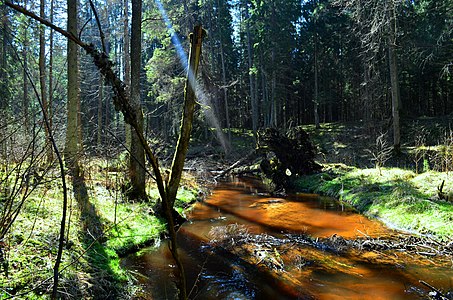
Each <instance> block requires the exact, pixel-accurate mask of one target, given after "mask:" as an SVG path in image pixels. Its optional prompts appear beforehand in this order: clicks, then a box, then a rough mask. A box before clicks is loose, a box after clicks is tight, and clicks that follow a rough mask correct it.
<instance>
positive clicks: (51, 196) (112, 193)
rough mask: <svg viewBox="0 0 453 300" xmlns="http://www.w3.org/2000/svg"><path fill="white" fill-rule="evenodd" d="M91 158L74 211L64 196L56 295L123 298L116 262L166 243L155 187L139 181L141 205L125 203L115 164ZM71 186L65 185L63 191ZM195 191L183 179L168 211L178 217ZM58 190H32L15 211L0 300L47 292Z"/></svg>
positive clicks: (127, 284)
mask: <svg viewBox="0 0 453 300" xmlns="http://www.w3.org/2000/svg"><path fill="white" fill-rule="evenodd" d="M124 163H125V162H124V161H123V162H121V161H120V162H119V163H118V164H111V163H110V164H108V163H107V161H106V160H102V159H95V160H90V161H85V162H84V166H85V168H84V174H85V178H86V181H85V183H86V188H87V194H88V198H87V202H86V203H84V204H83V205H84V206H85V208H84V209H82V208H81V205H82V204H81V203H78V202H77V200H76V198H75V197H74V195H72V194H71V196H70V202H69V206H68V221H67V231H66V232H65V251H64V252H63V258H62V266H61V271H60V272H61V287H60V289H61V293H63V294H66V295H68V296H67V298H70V299H87V298H91V297H92V296H93V295H96V294H101V295H106V298H109V299H119V298H120V299H125V298H129V297H130V295H131V294H132V293H133V292H134V284H133V279H132V277H131V276H130V274H129V273H127V272H126V271H125V270H124V269H123V268H122V267H121V266H120V258H121V257H123V256H125V255H127V254H128V253H131V252H134V251H137V250H138V249H140V248H142V247H144V246H146V245H154V244H157V243H159V241H160V240H161V239H164V238H166V234H165V232H166V225H165V220H164V219H163V218H160V217H158V216H156V214H155V213H154V211H153V209H152V207H153V206H155V204H156V201H157V200H158V197H157V195H158V192H157V188H156V186H155V185H154V184H153V183H152V182H148V183H147V193H148V195H150V196H149V199H148V201H145V202H143V201H130V200H128V198H127V196H126V194H125V193H124V191H123V189H124V183H125V182H124V176H125V175H124V174H123V173H124V171H121V168H119V167H120V165H121V164H124ZM69 188H70V189H71V188H72V187H71V186H70V187H69ZM197 195H198V186H197V183H196V182H195V180H194V178H193V177H192V176H190V175H189V174H187V175H185V176H184V179H183V184H182V187H181V189H180V191H179V193H178V197H177V201H176V208H177V209H178V210H180V211H182V209H183V208H185V207H187V205H189V203H192V202H194V201H195V200H196V197H197ZM61 198H62V188H61V186H60V183H59V180H58V178H55V179H51V180H49V181H47V182H46V183H45V185H42V186H39V187H37V188H36V189H35V190H34V192H33V194H32V195H31V196H30V197H29V199H27V201H26V202H25V203H24V204H23V207H22V208H21V213H20V215H19V216H18V217H17V219H16V220H15V222H14V223H13V225H12V227H11V229H10V230H9V232H8V235H7V236H6V237H5V239H4V240H3V241H2V252H1V254H2V256H1V258H2V264H1V267H2V269H1V270H2V273H1V276H0V280H1V281H0V282H1V286H2V288H1V290H0V299H8V298H10V297H19V298H20V297H24V298H27V299H47V298H48V294H49V293H50V290H51V288H52V276H53V274H52V265H53V263H54V261H55V257H56V253H57V248H58V234H59V223H60V220H61Z"/></svg>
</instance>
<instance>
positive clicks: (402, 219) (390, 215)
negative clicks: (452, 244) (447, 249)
mask: <svg viewBox="0 0 453 300" xmlns="http://www.w3.org/2000/svg"><path fill="white" fill-rule="evenodd" d="M325 167H326V168H325V170H326V171H325V173H320V174H315V175H310V176H304V177H301V178H298V179H297V180H296V183H295V184H296V186H297V188H298V189H299V190H308V191H311V192H316V193H321V194H325V195H329V196H332V197H336V198H338V199H340V200H341V201H344V202H347V203H348V204H351V205H353V206H354V207H356V208H357V209H358V210H359V211H361V212H363V213H365V214H369V215H373V216H376V217H379V218H381V219H382V220H383V221H384V222H386V223H388V224H389V225H391V226H394V227H397V228H400V229H404V230H411V231H416V232H420V233H427V234H433V235H436V236H438V237H439V238H444V237H449V236H450V237H451V236H452V235H453V222H452V220H453V205H452V204H451V203H446V202H443V201H439V200H438V199H437V200H436V197H435V196H436V194H437V188H438V186H439V185H440V184H441V182H442V181H443V180H445V182H446V184H445V186H444V190H445V191H448V190H452V188H453V186H452V184H451V183H450V182H451V180H446V179H447V178H448V175H447V174H446V173H440V172H434V171H430V172H426V173H423V174H419V175H417V174H415V173H414V172H412V171H408V170H403V169H399V168H383V169H382V175H379V172H378V171H377V170H376V169H359V168H344V167H341V166H338V165H326V166H325ZM447 182H448V184H447Z"/></svg>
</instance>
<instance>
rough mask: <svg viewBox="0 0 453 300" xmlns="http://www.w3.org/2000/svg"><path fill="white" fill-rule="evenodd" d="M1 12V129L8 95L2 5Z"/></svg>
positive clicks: (5, 15)
mask: <svg viewBox="0 0 453 300" xmlns="http://www.w3.org/2000/svg"><path fill="white" fill-rule="evenodd" d="M0 11H1V26H2V45H1V52H2V53H1V56H0V95H1V97H0V110H1V111H2V113H3V115H2V116H1V118H0V119H1V121H0V125H1V126H2V127H3V122H4V121H5V117H6V112H5V109H6V108H7V107H8V104H9V103H8V102H9V101H8V99H9V95H8V92H7V88H6V87H7V85H6V81H7V76H6V64H7V60H6V52H7V46H8V41H7V34H8V33H7V27H8V16H7V14H6V8H5V5H4V4H0Z"/></svg>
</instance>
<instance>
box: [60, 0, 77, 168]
mask: <svg viewBox="0 0 453 300" xmlns="http://www.w3.org/2000/svg"><path fill="white" fill-rule="evenodd" d="M67 1H68V2H67V5H68V32H70V33H72V34H74V35H75V36H77V35H78V33H77V0H67ZM67 57H68V65H67V73H68V87H67V93H68V103H67V116H68V119H67V126H66V141H65V151H64V154H65V162H66V165H67V167H68V168H69V171H70V174H71V175H73V176H78V169H79V168H78V157H77V155H78V150H79V140H78V138H79V135H78V130H77V128H78V126H79V124H78V113H79V102H80V98H79V64H78V46H77V44H76V43H74V42H73V41H71V40H68V54H67Z"/></svg>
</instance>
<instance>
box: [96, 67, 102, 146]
mask: <svg viewBox="0 0 453 300" xmlns="http://www.w3.org/2000/svg"><path fill="white" fill-rule="evenodd" d="M103 99H104V78H103V76H102V74H100V73H99V89H98V113H97V119H98V122H97V123H98V124H97V138H96V146H97V151H99V152H100V151H101V147H102V108H103V107H102V104H103V103H102V100H103Z"/></svg>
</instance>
